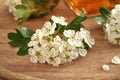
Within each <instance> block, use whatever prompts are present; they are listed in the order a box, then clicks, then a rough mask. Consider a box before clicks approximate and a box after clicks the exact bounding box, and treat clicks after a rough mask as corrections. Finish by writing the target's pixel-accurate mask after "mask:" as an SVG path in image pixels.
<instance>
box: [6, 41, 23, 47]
mask: <svg viewBox="0 0 120 80" xmlns="http://www.w3.org/2000/svg"><path fill="white" fill-rule="evenodd" d="M8 44H10V45H11V46H12V47H20V46H22V44H21V42H18V41H10V42H8Z"/></svg>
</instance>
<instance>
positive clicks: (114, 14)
mask: <svg viewBox="0 0 120 80" xmlns="http://www.w3.org/2000/svg"><path fill="white" fill-rule="evenodd" d="M105 32H106V34H107V38H108V40H109V42H111V43H112V44H119V45H120V5H116V6H115V8H114V9H113V10H112V11H111V14H110V17H109V18H108V21H107V23H106V25H105Z"/></svg>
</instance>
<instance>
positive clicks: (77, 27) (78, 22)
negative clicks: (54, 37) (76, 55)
mask: <svg viewBox="0 0 120 80" xmlns="http://www.w3.org/2000/svg"><path fill="white" fill-rule="evenodd" d="M86 18H87V17H86V16H85V15H84V16H83V15H82V16H77V17H76V18H75V19H74V20H73V21H72V22H71V23H70V24H69V25H68V26H67V29H72V30H76V31H78V30H80V28H81V27H84V26H83V25H82V24H81V22H82V21H84V20H85V19H86Z"/></svg>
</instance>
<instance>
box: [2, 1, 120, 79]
mask: <svg viewBox="0 0 120 80" xmlns="http://www.w3.org/2000/svg"><path fill="white" fill-rule="evenodd" d="M4 1H5V0H0V80H18V79H19V80H21V79H22V80H120V65H113V64H111V62H110V61H111V59H112V57H113V56H115V55H117V56H120V46H119V47H118V46H115V45H111V44H110V43H109V42H108V41H107V40H106V39H105V38H104V33H103V29H102V26H100V25H97V24H96V22H95V21H94V20H93V19H91V18H88V19H87V20H86V21H84V22H83V24H84V25H85V27H86V28H87V29H88V30H90V32H91V34H92V36H93V37H94V38H95V41H96V43H95V45H94V46H93V48H92V49H89V51H88V55H87V56H86V57H79V58H78V59H77V60H75V61H73V63H72V64H65V65H60V66H59V67H53V66H51V65H48V64H39V63H38V64H32V63H30V61H29V56H23V57H20V56H17V55H16V52H17V50H18V48H13V47H11V46H10V45H8V41H9V40H8V39H7V34H8V33H9V32H11V31H14V29H15V28H17V23H18V22H17V21H15V20H14V19H13V16H12V14H10V13H9V12H8V7H6V6H5V5H4ZM52 15H56V16H64V17H66V18H67V21H68V22H70V21H71V20H72V19H73V18H74V17H75V16H76V15H75V14H74V13H73V12H72V11H70V10H69V8H68V6H66V4H65V2H64V0H60V3H59V5H58V6H57V7H56V8H55V9H54V10H53V12H52V13H51V14H50V15H49V16H46V17H44V18H42V19H40V18H37V19H31V20H28V21H26V22H25V23H24V24H23V26H26V27H28V28H30V29H33V30H35V29H37V28H40V27H42V25H43V23H44V22H45V21H46V20H49V18H50V17H51V16H52ZM103 64H108V65H109V66H110V70H109V71H103V70H102V68H101V66H102V65H103Z"/></svg>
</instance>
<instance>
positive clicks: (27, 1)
mask: <svg viewBox="0 0 120 80" xmlns="http://www.w3.org/2000/svg"><path fill="white" fill-rule="evenodd" d="M22 3H23V4H24V5H26V6H27V7H29V8H31V9H34V8H35V2H34V0H22Z"/></svg>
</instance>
